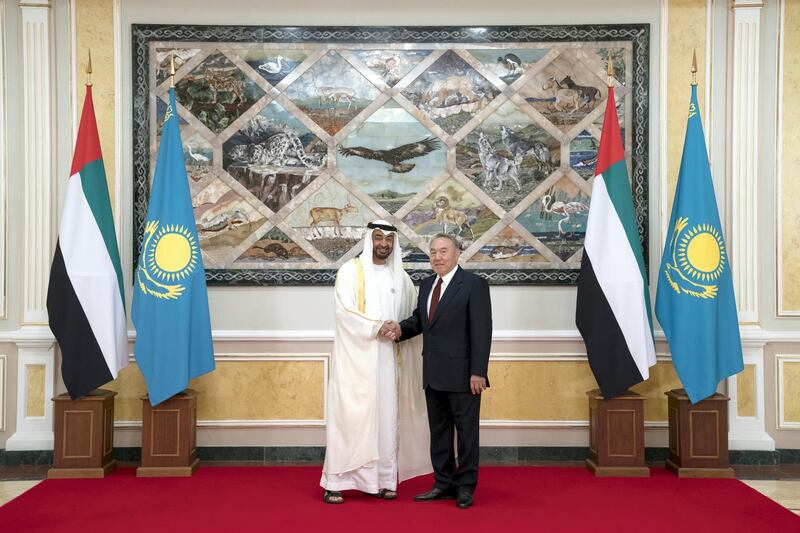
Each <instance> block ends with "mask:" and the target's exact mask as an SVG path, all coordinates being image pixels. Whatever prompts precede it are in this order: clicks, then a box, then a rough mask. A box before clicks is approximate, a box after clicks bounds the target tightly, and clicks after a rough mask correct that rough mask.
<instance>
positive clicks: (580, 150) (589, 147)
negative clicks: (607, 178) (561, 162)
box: [569, 131, 600, 180]
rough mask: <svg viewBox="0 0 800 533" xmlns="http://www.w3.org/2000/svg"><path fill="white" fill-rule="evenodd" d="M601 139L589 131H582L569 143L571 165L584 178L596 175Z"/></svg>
mask: <svg viewBox="0 0 800 533" xmlns="http://www.w3.org/2000/svg"><path fill="white" fill-rule="evenodd" d="M599 147H600V141H598V140H597V139H595V138H594V137H592V135H591V134H590V133H589V132H587V131H582V132H581V133H580V134H579V135H577V136H576V137H575V138H574V139H572V141H570V143H569V166H571V167H572V168H573V170H575V172H577V173H578V174H579V175H580V177H582V178H583V179H586V180H588V179H590V178H591V177H592V176H594V169H595V167H596V166H597V149H598V148H599Z"/></svg>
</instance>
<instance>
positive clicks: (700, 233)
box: [656, 85, 743, 403]
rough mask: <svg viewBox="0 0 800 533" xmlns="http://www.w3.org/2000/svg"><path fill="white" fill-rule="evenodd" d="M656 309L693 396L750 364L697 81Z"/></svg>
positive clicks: (700, 395) (700, 396) (698, 396)
mask: <svg viewBox="0 0 800 533" xmlns="http://www.w3.org/2000/svg"><path fill="white" fill-rule="evenodd" d="M656 316H657V317H658V321H659V322H660V323H661V327H662V328H663V329H664V334H665V335H666V337H667V341H668V342H669V347H670V350H671V352H672V362H673V365H674V366H675V371H676V372H677V374H678V377H679V378H680V380H681V383H683V387H684V389H686V393H687V395H688V396H689V399H690V400H691V402H692V403H697V402H699V401H700V400H703V399H705V398H707V397H709V396H711V395H713V394H714V393H715V392H716V390H717V385H718V384H719V382H720V380H722V379H725V378H727V377H729V376H732V375H734V374H736V373H738V372H740V371H741V370H742V368H743V361H742V342H741V338H740V336H739V321H738V318H737V315H736V300H735V298H734V294H733V280H732V277H731V269H730V260H729V259H728V250H727V248H726V247H725V239H724V238H723V236H722V226H721V225H720V222H719V212H718V211H717V200H716V196H715V195H714V185H713V183H712V181H711V168H710V167H709V164H708V153H707V152H706V143H705V138H704V137H703V125H702V123H701V121H700V114H699V108H698V105H697V86H696V85H693V86H692V99H691V102H690V104H689V120H688V123H687V125H686V139H685V140H684V145H683V157H682V159H681V168H680V172H679V174H678V184H677V187H676V190H675V200H674V202H673V205H672V215H671V216H670V222H669V230H668V231H667V236H666V243H665V245H664V255H663V256H662V259H661V269H660V270H659V273H658V292H657V294H656Z"/></svg>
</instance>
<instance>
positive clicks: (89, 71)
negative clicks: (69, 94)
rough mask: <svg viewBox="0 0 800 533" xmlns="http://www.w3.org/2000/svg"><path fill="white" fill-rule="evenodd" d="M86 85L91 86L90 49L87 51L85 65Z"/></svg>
mask: <svg viewBox="0 0 800 533" xmlns="http://www.w3.org/2000/svg"><path fill="white" fill-rule="evenodd" d="M86 85H87V86H88V87H91V86H92V49H91V48H90V49H89V62H88V63H87V64H86Z"/></svg>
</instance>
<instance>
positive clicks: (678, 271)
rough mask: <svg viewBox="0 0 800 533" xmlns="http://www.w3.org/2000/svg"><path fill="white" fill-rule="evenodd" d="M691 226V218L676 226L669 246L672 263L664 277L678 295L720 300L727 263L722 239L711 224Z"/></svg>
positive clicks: (665, 270) (677, 223) (682, 220)
mask: <svg viewBox="0 0 800 533" xmlns="http://www.w3.org/2000/svg"><path fill="white" fill-rule="evenodd" d="M688 226H689V218H688V217H680V218H678V220H677V221H676V222H675V228H674V229H673V231H672V236H671V237H670V241H669V244H668V245H667V246H668V249H669V251H670V254H671V255H672V261H671V262H665V264H664V275H665V276H666V277H667V281H668V282H669V285H670V287H672V289H673V290H674V291H675V292H677V293H678V294H688V295H690V296H694V297H696V298H716V296H717V290H718V287H717V284H716V281H717V279H718V278H719V276H720V275H721V274H722V272H723V271H724V270H725V264H726V262H727V261H726V253H725V243H724V241H723V240H722V235H721V233H720V231H719V230H718V229H717V228H716V227H714V226H713V225H711V224H697V225H695V226H693V227H691V228H689V227H688ZM687 228H688V229H687Z"/></svg>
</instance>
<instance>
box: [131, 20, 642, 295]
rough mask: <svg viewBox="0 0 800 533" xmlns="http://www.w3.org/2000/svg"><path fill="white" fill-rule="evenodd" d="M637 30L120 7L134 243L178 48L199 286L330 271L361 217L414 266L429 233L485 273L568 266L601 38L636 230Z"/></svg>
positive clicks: (590, 162)
mask: <svg viewBox="0 0 800 533" xmlns="http://www.w3.org/2000/svg"><path fill="white" fill-rule="evenodd" d="M648 48H649V32H648V27H647V26H646V25H617V26H607V25H598V26H580V27H567V26H563V27H562V26H541V27H535V26H534V27H515V26H511V27H504V28H389V27H385V28H335V31H332V30H331V29H330V28H327V29H326V28H297V27H292V28H271V27H243V26H180V25H170V26H160V25H133V56H134V87H133V93H134V101H135V105H134V110H133V115H134V117H133V119H134V120H133V122H134V143H133V144H134V145H133V152H134V171H135V186H134V212H135V220H134V226H135V242H136V243H137V245H136V248H137V249H138V243H139V242H140V240H141V234H142V223H143V221H144V216H145V214H146V209H147V198H148V193H149V187H150V180H151V179H152V175H153V171H154V166H155V157H156V149H157V146H158V142H159V137H160V127H161V122H162V117H163V113H164V109H165V102H166V101H167V99H168V90H169V83H170V81H169V75H168V67H169V58H170V57H174V61H175V67H176V74H175V89H176V96H177V100H178V103H179V106H178V114H179V116H180V119H181V120H180V127H181V134H182V138H183V148H184V154H185V159H186V169H187V174H188V176H189V182H190V188H191V192H192V202H193V206H194V210H195V218H196V222H197V228H198V235H199V238H200V244H201V249H202V252H203V261H204V264H205V268H206V272H207V275H208V281H209V283H210V284H314V283H332V281H333V276H334V274H335V271H336V269H337V268H338V267H339V266H341V264H342V263H343V262H344V261H346V260H348V259H350V258H351V257H353V256H355V255H356V254H358V253H359V252H360V249H359V243H360V240H361V238H362V236H363V234H364V231H365V230H364V226H365V224H366V222H367V221H369V220H372V219H376V218H383V219H387V220H389V221H391V222H392V223H394V224H395V225H396V226H397V227H398V228H399V232H400V234H401V236H400V243H401V245H402V246H403V248H404V253H403V259H404V264H405V266H406V268H407V269H408V271H409V272H410V273H411V275H412V278H414V279H420V278H421V277H422V276H424V275H427V274H428V273H429V268H430V266H429V263H428V257H427V255H426V250H427V249H428V245H429V240H430V238H431V237H432V236H433V235H435V234H436V233H440V232H443V233H449V234H452V235H454V236H455V237H456V238H458V239H459V240H460V242H461V243H462V248H463V254H462V264H463V265H464V266H465V268H468V269H473V270H476V271H479V272H480V273H481V274H483V275H485V276H486V277H487V278H488V279H489V281H490V282H491V283H493V284H570V283H574V282H575V280H576V277H577V272H578V269H579V268H580V261H581V255H582V250H583V240H584V237H585V234H586V221H587V217H588V211H589V207H590V205H591V192H592V177H593V175H594V166H595V162H596V159H597V149H598V146H599V140H600V136H601V127H602V122H603V113H604V110H605V105H606V98H607V94H608V80H607V75H606V70H607V60H608V57H609V56H610V57H611V58H612V61H613V62H614V66H615V70H616V72H615V77H614V78H613V79H612V83H613V84H614V86H615V92H616V95H617V102H616V106H617V111H618V114H619V117H620V126H621V131H622V135H623V142H624V145H625V150H626V155H627V157H628V163H629V169H630V171H631V172H630V175H631V181H632V183H631V184H632V189H633V192H634V205H635V207H636V212H637V222H638V224H639V234H640V238H641V240H642V242H644V243H646V242H647V239H646V237H647V235H646V228H647V143H648V139H647V135H648V130H647V115H648V112H647V110H648V94H647V88H648V78H647V64H648ZM645 253H646V250H645Z"/></svg>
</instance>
